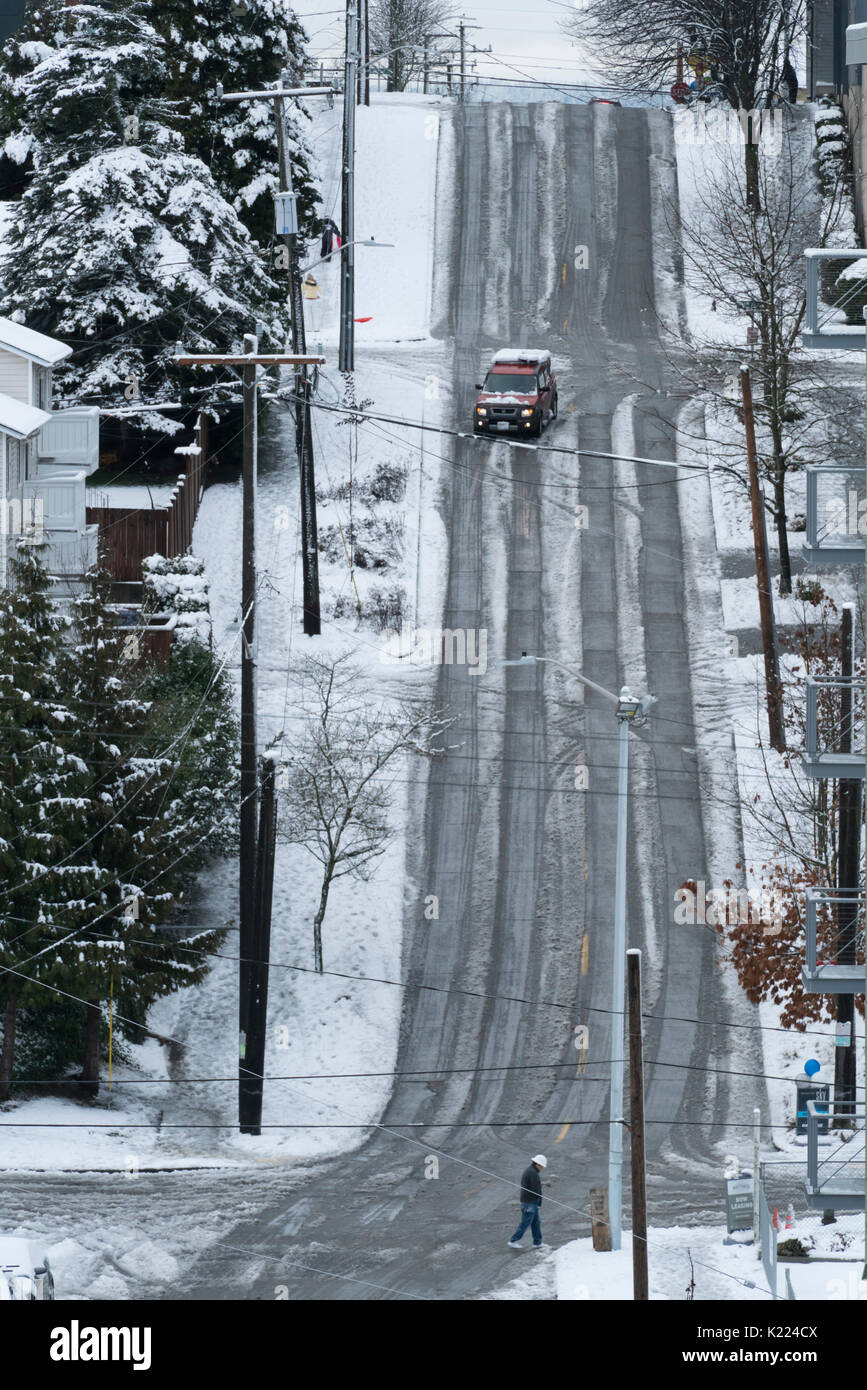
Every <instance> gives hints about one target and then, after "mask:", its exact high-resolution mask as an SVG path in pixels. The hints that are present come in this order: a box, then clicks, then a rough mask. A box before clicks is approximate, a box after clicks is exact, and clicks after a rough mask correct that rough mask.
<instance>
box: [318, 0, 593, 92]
mask: <svg viewBox="0 0 867 1390" xmlns="http://www.w3.org/2000/svg"><path fill="white" fill-rule="evenodd" d="M293 9H294V10H295V13H296V14H297V15H298V17H299V18H300V19H301V21H302V23H303V24H304V27H305V29H306V30H307V33H308V35H309V37H310V52H311V54H312V55H313V56H314V57H316V58H326V59H328V58H330V59H334V58H336V57H340V56H342V53H343V34H344V22H345V13H346V11H345V8H344V7H340V8H339V9H338V7H337V6H336V5H335V3H334V0H297V3H295V4H293ZM461 13H463V14H464V16H465V18H466V19H467V22H468V25H470V24H475V25H478V26H479V27H478V29H475V30H473V31H472V33H470V32H469V31H468V34H467V43H468V45H469V43H470V42H472V43H474V44H475V45H476V47H478V48H487V47H488V45H489V44H490V45H491V48H492V50H493V53H492V54H491V55H485V56H484V57H482V55H476V61H477V62H478V64H479V67H478V71H479V72H484V73H485V74H486V75H487V74H490V75H491V76H495V75H496V76H501V77H506V78H509V77H512V78H519V77H523V76H525V75H526V76H528V77H530V78H533V79H536V80H538V79H542V80H553V81H558V80H559V81H561V82H562V81H570V82H586V81H587V80H588V75H589V71H590V70H589V68H588V64H587V62H586V61H583V62H582V58H581V54H580V52H579V50H578V48H577V47H575V46H574V45H572V42H571V40H570V39H569V38H568V37H567V36H566V35H565V34H564V33H563V31H562V29H561V28H560V25H561V23H562V21H563V20H564V19H568V17H569V15H570V13H575V10H574V7H573V6H572V5H570V4H569V3H568V0H500V3H499V4H493V3H492V0H484V3H481V4H470V5H467V6H466V8H465V9H464V10H463V11H460V10H459V9H457V8H456V9H455V11H454V14H455V17H457V16H458V15H459V14H461ZM447 27H448V28H450V29H454V30H456V25H455V23H454V21H453V22H452V23H451V24H449V25H448V26H447Z"/></svg>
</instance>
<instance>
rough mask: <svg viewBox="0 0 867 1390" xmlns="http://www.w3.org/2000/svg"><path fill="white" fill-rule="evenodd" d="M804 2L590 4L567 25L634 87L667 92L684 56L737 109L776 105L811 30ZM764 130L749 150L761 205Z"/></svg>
mask: <svg viewBox="0 0 867 1390" xmlns="http://www.w3.org/2000/svg"><path fill="white" fill-rule="evenodd" d="M804 10H805V5H804V0H588V2H587V4H586V5H583V6H582V7H581V9H580V10H579V11H578V12H577V13H576V14H575V15H574V16H572V17H571V18H570V19H568V20H566V21H565V22H564V26H563V27H564V29H565V30H566V32H567V33H569V34H570V35H572V36H573V37H574V38H576V39H578V40H579V41H580V42H581V43H582V44H586V46H587V47H588V49H592V50H593V51H594V53H598V54H600V55H601V57H602V58H603V59H604V61H605V63H606V64H607V66H608V69H609V71H610V72H611V73H612V75H613V76H614V77H615V79H616V80H619V81H621V82H622V83H623V84H624V85H625V86H627V87H634V88H636V87H644V88H646V87H652V88H659V87H665V88H667V87H668V86H669V85H670V84H671V82H672V79H673V77H674V73H675V60H676V56H677V53H678V50H680V51H681V52H682V53H683V55H684V56H685V57H686V58H694V59H700V60H701V61H702V62H703V64H704V65H705V74H704V76H703V77H702V81H701V95H702V97H706V98H713V97H717V98H720V99H722V100H723V101H726V102H727V103H728V104H729V106H731V107H733V108H734V110H736V111H739V112H740V111H743V112H747V111H756V110H760V109H761V108H763V107H770V106H772V105H773V103H774V100H775V98H776V94H777V92H778V89H779V87H780V85H781V83H782V82H783V80H784V71H785V72H788V71H790V64H791V59H790V57H789V54H790V50H791V47H792V43H793V41H794V40H795V38H797V37H798V36H799V35H800V34H801V33H802V32H803V29H804ZM758 140H759V133H758V131H755V130H754V132H753V139H752V140H751V141H747V143H746V144H745V146H744V159H745V165H746V179H747V184H746V187H747V197H748V200H749V201H750V202H751V203H752V204H753V205H755V206H758V203H759V180H758Z"/></svg>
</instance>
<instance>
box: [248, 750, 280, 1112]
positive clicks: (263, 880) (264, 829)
mask: <svg viewBox="0 0 867 1390" xmlns="http://www.w3.org/2000/svg"><path fill="white" fill-rule="evenodd" d="M276 830H277V801H276V798H275V795H274V763H273V761H272V760H271V759H270V758H268V759H267V760H266V761H265V764H264V767H263V769H262V798H261V803H260V807H259V838H258V842H257V847H256V893H255V904H254V907H255V912H254V924H253V932H252V939H251V944H250V952H251V955H250V958H249V960H248V961H247V978H248V1002H247V1029H246V1033H247V1048H246V1058H245V1064H244V1070H243V1071H242V1073H241V1078H240V1086H239V1089H240V1105H239V1110H240V1113H241V1117H242V1122H241V1133H242V1134H260V1133H261V1125H262V1097H263V1091H264V1075H265V1041H266V1033H267V1019H268V974H269V961H270V959H271V903H272V899H273V894H274V848H275V840H276Z"/></svg>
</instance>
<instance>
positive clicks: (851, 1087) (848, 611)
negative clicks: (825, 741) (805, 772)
mask: <svg viewBox="0 0 867 1390" xmlns="http://www.w3.org/2000/svg"><path fill="white" fill-rule="evenodd" d="M840 638H841V647H842V652H841V658H842V659H841V674H842V677H843V680H844V682H847V683H846V684H844V685H843V687H842V690H841V699H840V704H841V710H840V714H841V720H840V725H841V727H840V752H841V753H852V752H854V748H853V738H852V723H853V720H852V694H853V686H852V677H853V676H854V674H855V662H854V631H853V622H852V605H851V604H848V603H847V604H845V605H844V607H843V611H842V614H841V632H840ZM861 787H862V783H861V781H860V780H858V781H856V780H855V779H853V778H850V779H841V781H840V836H839V844H838V846H837V889H838V892H839V893H840V895H841V896H840V897H839V898H838V900H837V912H836V916H837V946H836V952H835V954H836V957H837V962H838V964H840V965H855V964H856V963H857V954H856V943H857V939H858V891H859V887H860V882H861V827H860V821H861ZM843 894H845V897H843V896H842V895H843ZM837 1022H838V1024H844V1025H845V1024H847V1023H848V1025H849V1042H848V1044H847V1045H846V1046H845V1047H840V1046H839V1044H838V1045H837V1046H836V1047H835V1048H834V1109H835V1111H836V1110H837V1109H838V1107H839V1108H842V1109H846V1110H854V1108H855V1099H856V1097H855V996H854V994H838V995H837ZM852 1123H853V1120H852V1117H851V1115H850V1116H848V1117H847V1116H845V1115H835V1117H834V1122H833V1127H834V1128H835V1129H845V1128H847V1127H850V1126H851V1125H852Z"/></svg>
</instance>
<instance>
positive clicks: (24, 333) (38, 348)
mask: <svg viewBox="0 0 867 1390" xmlns="http://www.w3.org/2000/svg"><path fill="white" fill-rule="evenodd" d="M0 348H6V349H7V351H9V352H17V353H20V355H21V356H22V357H29V358H30V360H31V361H32V362H37V363H38V364H39V366H40V367H54V366H56V365H57V363H58V362H62V361H63V360H64V358H66V357H69V355H70V353H71V352H72V348H71V347H68V346H67V344H66V343H61V342H60V341H59V339H57V338H48V337H46V335H45V334H44V333H36V332H35V331H34V329H32V328H25V327H24V325H23V324H22V323H14V322H13V320H12V319H4V318H0Z"/></svg>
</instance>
